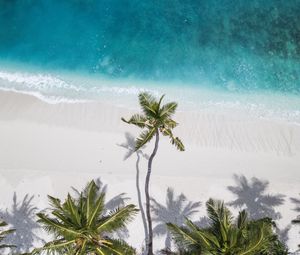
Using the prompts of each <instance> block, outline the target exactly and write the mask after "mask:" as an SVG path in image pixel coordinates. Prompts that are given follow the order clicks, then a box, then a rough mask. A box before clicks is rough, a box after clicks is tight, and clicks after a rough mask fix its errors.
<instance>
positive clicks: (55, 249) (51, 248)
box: [30, 239, 76, 255]
mask: <svg viewBox="0 0 300 255" xmlns="http://www.w3.org/2000/svg"><path fill="white" fill-rule="evenodd" d="M75 242H76V241H75V240H71V241H64V240H62V239H61V240H56V241H52V242H48V243H46V244H45V245H44V246H43V247H42V248H36V249H34V250H33V251H32V252H31V253H30V254H32V255H35V254H41V253H43V251H47V252H48V253H52V254H55V253H58V254H60V253H61V252H62V251H65V250H66V249H68V248H69V247H70V246H71V245H72V244H74V243H75Z"/></svg>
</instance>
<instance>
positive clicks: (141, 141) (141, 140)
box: [135, 128, 156, 151]
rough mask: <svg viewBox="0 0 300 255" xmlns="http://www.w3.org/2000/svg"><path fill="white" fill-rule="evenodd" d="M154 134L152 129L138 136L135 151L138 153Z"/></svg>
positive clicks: (154, 130)
mask: <svg viewBox="0 0 300 255" xmlns="http://www.w3.org/2000/svg"><path fill="white" fill-rule="evenodd" d="M155 133H156V129H155V128H152V129H149V130H147V131H144V132H142V133H141V134H140V136H139V137H138V138H137V140H136V144H135V150H136V151H138V150H139V149H141V148H142V147H143V146H144V145H145V144H146V143H148V142H150V141H151V139H152V138H153V136H154V135H155Z"/></svg>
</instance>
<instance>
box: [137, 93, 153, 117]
mask: <svg viewBox="0 0 300 255" xmlns="http://www.w3.org/2000/svg"><path fill="white" fill-rule="evenodd" d="M139 102H140V106H141V108H142V111H143V112H144V114H145V115H146V116H149V117H150V116H151V117H155V116H156V115H157V112H156V109H157V105H158V102H157V100H156V98H155V97H154V96H152V95H151V94H150V93H148V92H143V93H140V94H139Z"/></svg>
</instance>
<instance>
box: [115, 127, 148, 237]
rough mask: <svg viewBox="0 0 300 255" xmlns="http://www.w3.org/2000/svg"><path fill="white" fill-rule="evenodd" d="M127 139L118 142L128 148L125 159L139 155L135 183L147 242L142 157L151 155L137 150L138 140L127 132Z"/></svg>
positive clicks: (136, 163) (146, 157)
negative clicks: (141, 169) (141, 176)
mask: <svg viewBox="0 0 300 255" xmlns="http://www.w3.org/2000/svg"><path fill="white" fill-rule="evenodd" d="M125 139H126V142H125V143H122V144H118V146H120V147H123V148H125V149H126V150H127V151H126V154H125V156H124V158H123V160H127V159H128V158H130V157H131V156H132V155H133V154H135V155H136V157H137V159H136V162H135V169H136V179H135V184H136V190H137V197H138V204H139V209H140V212H141V216H142V220H143V226H144V234H145V243H147V240H148V225H147V220H146V214H145V210H144V206H143V202H142V195H141V189H140V161H141V159H142V158H145V159H147V160H148V159H149V156H148V155H147V154H146V153H143V151H142V150H137V151H136V150H135V144H136V141H135V138H134V136H133V135H131V134H130V133H128V132H126V133H125Z"/></svg>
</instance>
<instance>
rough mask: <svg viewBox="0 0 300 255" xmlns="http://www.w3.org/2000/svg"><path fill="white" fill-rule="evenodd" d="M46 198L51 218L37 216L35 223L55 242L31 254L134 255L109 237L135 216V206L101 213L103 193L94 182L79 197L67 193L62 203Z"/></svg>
mask: <svg viewBox="0 0 300 255" xmlns="http://www.w3.org/2000/svg"><path fill="white" fill-rule="evenodd" d="M48 197H49V201H50V205H51V216H49V215H47V214H44V213H39V214H37V216H38V217H39V220H38V222H39V223H40V224H41V225H42V226H43V227H44V229H45V230H46V231H47V232H48V233H50V234H53V236H54V237H55V239H54V240H53V241H51V242H48V243H46V244H45V245H44V246H43V247H42V248H37V249H34V250H33V251H32V253H31V254H41V253H43V252H44V251H46V252H47V253H49V254H74V255H82V254H85V255H86V254H87V255H88V254H93V255H94V254H99V255H108V254H109V255H112V254H118V255H120V254H135V250H134V249H133V248H132V247H130V246H129V245H128V244H126V243H125V242H124V241H122V240H117V239H113V238H111V237H110V235H111V234H112V233H114V232H116V231H117V230H119V229H121V228H123V227H125V225H126V224H127V223H128V222H130V221H131V220H132V218H133V216H134V215H135V214H136V213H137V211H138V210H137V209H136V208H135V206H134V205H127V206H125V207H123V208H119V209H117V210H114V211H112V212H110V213H109V214H106V215H105V214H104V210H105V206H104V205H105V193H104V192H101V191H100V190H99V187H98V186H97V185H96V184H95V182H94V181H92V182H90V183H89V184H88V185H87V187H86V188H85V190H84V191H83V192H81V193H80V196H79V198H73V197H72V196H71V195H70V194H68V196H67V199H66V200H65V202H63V203H62V202H61V201H60V200H59V199H58V198H54V197H51V196H48Z"/></svg>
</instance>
